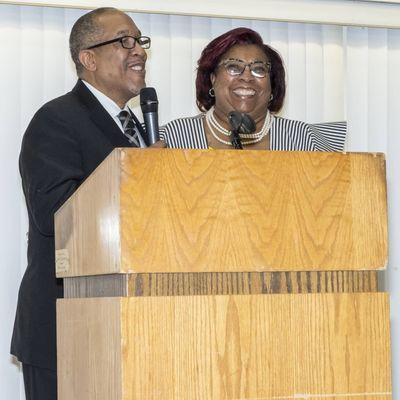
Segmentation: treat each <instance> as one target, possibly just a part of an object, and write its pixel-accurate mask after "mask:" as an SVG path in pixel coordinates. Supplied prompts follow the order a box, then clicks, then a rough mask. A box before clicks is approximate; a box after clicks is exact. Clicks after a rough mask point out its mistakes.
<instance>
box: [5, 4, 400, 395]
mask: <svg viewBox="0 0 400 400" xmlns="http://www.w3.org/2000/svg"><path fill="white" fill-rule="evenodd" d="M82 13H83V11H81V10H77V9H57V8H41V7H29V6H16V5H4V4H0V51H1V53H0V54H1V62H0V77H1V78H0V184H1V188H2V189H1V190H2V191H1V196H0V218H1V221H2V222H3V224H2V225H1V227H0V274H1V276H2V279H1V280H0V321H2V322H1V329H0V388H1V398H4V399H18V398H19V396H23V395H22V394H20V382H19V380H20V373H19V371H18V368H17V366H16V365H14V364H13V363H11V362H10V358H9V355H8V351H9V341H10V336H11V329H12V324H13V319H14V312H15V305H16V296H17V289H18V285H19V281H20V279H21V276H22V273H23V270H24V268H25V260H26V255H25V250H26V236H25V232H26V212H25V207H24V203H23V197H22V193H21V189H20V180H19V174H18V152H19V147H20V142H21V137H22V134H23V132H24V130H25V128H26V126H27V124H28V122H29V120H30V119H31V117H32V115H33V113H34V112H35V111H36V110H37V108H38V107H39V106H40V105H41V104H43V103H44V102H45V101H47V100H49V99H51V98H54V97H55V96H58V95H61V94H63V93H64V92H65V91H67V90H69V89H70V88H71V87H72V85H73V84H74V82H75V79H76V78H75V74H74V70H73V67H72V63H71V61H70V59H69V54H68V35H69V31H70V29H71V26H72V24H73V22H74V21H75V20H76V19H77V18H78V17H79V16H80V15H81V14H82ZM132 16H133V18H134V20H135V21H136V23H137V25H138V26H139V27H140V29H141V31H142V32H143V33H145V34H148V35H149V36H151V37H152V40H153V45H152V49H151V50H150V51H149V64H148V68H147V69H148V78H147V81H148V84H149V85H150V86H155V87H156V88H157V91H158V95H159V99H160V120H161V121H162V122H166V121H168V120H170V119H171V118H176V117H178V116H184V115H193V114H195V113H197V110H196V107H195V102H194V98H195V96H194V75H195V66H196V60H197V59H198V57H199V54H200V51H201V49H202V48H203V47H204V45H205V44H206V43H208V41H209V40H210V39H211V38H213V37H215V36H217V35H218V34H220V33H222V32H224V31H226V30H228V29H230V28H232V27H236V26H249V27H252V28H254V29H255V30H257V31H259V32H260V33H261V34H262V36H263V37H264V39H265V41H266V42H268V43H270V44H271V45H273V46H274V47H276V48H277V49H278V50H279V51H280V52H281V54H282V56H283V58H284V60H285V63H286V67H287V72H288V85H289V87H288V96H287V101H286V105H285V108H284V110H283V115H285V116H287V117H290V118H296V119H302V120H307V121H310V122H318V121H333V120H343V119H346V120H347V121H348V123H349V137H348V143H347V149H348V150H351V151H382V152H385V153H386V155H387V180H388V198H389V226H390V257H389V271H388V273H387V274H386V277H387V279H386V282H387V289H388V290H389V291H390V293H391V301H392V329H393V333H392V335H393V357H394V361H393V365H394V369H393V377H395V376H396V374H397V375H398V374H399V371H400V354H399V345H398V342H397V338H398V337H399V333H400V332H399V328H397V326H400V321H399V317H398V313H399V289H400V273H399V270H398V267H399V262H400V249H399V246H396V243H397V242H398V241H399V240H400V226H399V223H398V222H399V217H400V215H399V214H400V189H399V184H398V182H400V169H399V166H398V161H397V158H398V157H397V155H398V154H400V139H399V136H398V129H399V127H400V101H399V98H398V97H399V93H400V74H399V65H400V30H389V29H377V28H374V29H373V28H357V27H341V26H335V25H316V24H297V23H285V22H267V21H257V20H253V21H246V20H239V19H216V18H206V17H187V16H172V15H156V14H132ZM134 104H137V102H134ZM393 385H394V390H395V394H394V398H398V397H399V396H400V385H399V382H397V381H396V379H395V378H394V379H393ZM21 398H22V397H21Z"/></svg>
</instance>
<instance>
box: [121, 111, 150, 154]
mask: <svg viewBox="0 0 400 400" xmlns="http://www.w3.org/2000/svg"><path fill="white" fill-rule="evenodd" d="M118 119H119V120H120V121H121V124H122V129H123V130H124V135H125V136H126V137H127V138H128V140H129V142H130V143H132V144H133V145H134V147H147V146H146V143H145V142H144V140H143V138H142V136H141V135H140V132H139V129H138V128H137V126H136V124H135V121H134V120H133V118H132V115H131V114H130V113H129V112H128V111H126V110H122V111H121V112H120V113H119V114H118Z"/></svg>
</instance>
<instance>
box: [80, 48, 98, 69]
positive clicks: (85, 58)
mask: <svg viewBox="0 0 400 400" xmlns="http://www.w3.org/2000/svg"><path fill="white" fill-rule="evenodd" d="M79 61H80V62H81V64H82V65H83V67H84V68H85V69H86V70H88V71H96V68H97V66H96V56H95V55H94V52H93V51H92V50H81V51H80V52H79Z"/></svg>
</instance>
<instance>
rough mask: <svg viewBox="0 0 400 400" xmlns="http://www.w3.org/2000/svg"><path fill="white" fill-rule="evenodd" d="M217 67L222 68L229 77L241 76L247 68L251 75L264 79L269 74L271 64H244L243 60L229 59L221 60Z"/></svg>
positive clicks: (255, 62) (259, 62)
mask: <svg viewBox="0 0 400 400" xmlns="http://www.w3.org/2000/svg"><path fill="white" fill-rule="evenodd" d="M218 66H223V67H224V68H225V70H226V72H227V73H228V74H229V75H231V76H239V75H242V74H243V72H244V70H245V69H246V67H249V69H250V72H251V74H252V75H253V76H254V77H256V78H265V77H266V76H267V75H268V74H269V73H270V72H271V63H270V62H263V61H253V62H251V63H246V62H244V61H243V60H237V59H234V58H229V59H227V60H222V61H221V62H220V63H219V64H218Z"/></svg>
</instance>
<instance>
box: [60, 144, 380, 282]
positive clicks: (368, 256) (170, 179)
mask: <svg viewBox="0 0 400 400" xmlns="http://www.w3.org/2000/svg"><path fill="white" fill-rule="evenodd" d="M55 227H56V258H57V275H58V276H60V277H65V276H79V275H96V274H103V273H129V272H202V271H203V272H213V271H215V272H224V271H230V272H239V271H240V272H243V271H324V270H376V269H382V268H384V267H385V266H386V260H387V205H386V177H385V159H384V155H383V154H375V153H374V154H372V153H322V152H278V151H256V150H253V151H252V150H246V151H237V150H173V149H116V150H114V151H113V152H112V153H111V154H110V155H109V157H108V158H107V159H106V160H105V161H104V162H103V163H102V164H101V165H100V166H99V167H98V168H97V169H96V170H95V171H94V172H93V174H92V175H91V176H90V177H89V178H88V179H87V180H86V181H85V182H84V183H83V184H82V185H81V187H80V188H79V189H78V190H77V191H76V192H75V193H74V195H73V196H72V197H71V198H70V199H69V200H68V201H67V202H66V203H65V204H64V206H63V207H62V208H61V209H60V210H59V211H58V212H57V213H56V216H55Z"/></svg>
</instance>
